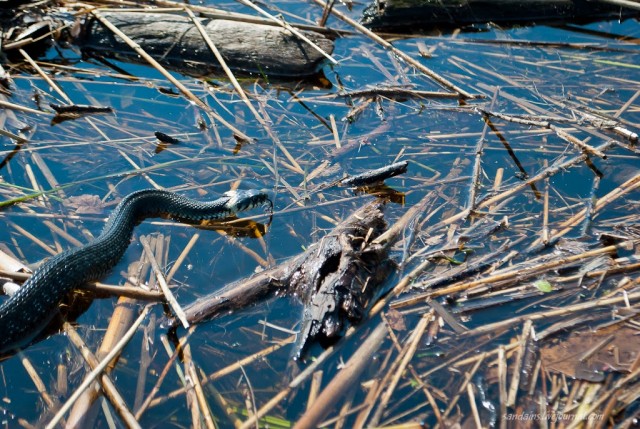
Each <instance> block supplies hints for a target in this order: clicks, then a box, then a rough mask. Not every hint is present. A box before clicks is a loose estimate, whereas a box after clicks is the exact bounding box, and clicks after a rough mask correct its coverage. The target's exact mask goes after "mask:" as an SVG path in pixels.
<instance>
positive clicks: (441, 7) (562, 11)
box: [363, 0, 638, 30]
mask: <svg viewBox="0 0 640 429" xmlns="http://www.w3.org/2000/svg"><path fill="white" fill-rule="evenodd" d="M633 16H638V11H637V10H635V11H634V10H632V9H625V8H623V7H620V6H615V5H610V4H606V3H602V2H596V1H589V0H524V1H523V0H375V1H374V3H373V4H372V5H371V6H370V7H369V8H367V10H366V11H365V16H364V19H363V21H364V23H365V25H367V26H369V27H372V28H375V29H387V30H388V29H402V28H405V29H406V28H408V27H411V28H422V29H432V28H451V27H463V26H467V25H472V24H479V23H488V22H493V23H496V24H500V25H509V24H521V25H522V24H532V23H538V24H539V23H550V22H559V21H560V22H576V23H583V22H589V21H597V20H603V19H621V18H629V17H633Z"/></svg>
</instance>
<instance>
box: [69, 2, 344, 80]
mask: <svg viewBox="0 0 640 429" xmlns="http://www.w3.org/2000/svg"><path fill="white" fill-rule="evenodd" d="M101 15H102V16H103V17H104V18H106V19H107V20H108V21H109V22H111V23H112V24H113V25H115V26H116V27H117V28H118V29H120V30H121V31H122V32H123V33H125V34H126V35H127V36H129V37H130V38H131V39H132V40H133V41H134V42H136V43H138V44H139V45H140V46H141V47H142V48H143V49H144V50H145V51H146V52H147V53H148V54H150V55H151V56H152V57H154V58H155V59H156V60H157V61H158V62H160V64H162V65H163V66H165V67H167V68H170V69H173V70H177V71H180V72H182V73H185V74H189V75H207V74H210V73H214V72H219V71H220V65H219V64H218V63H217V61H216V59H215V57H214V56H213V54H212V53H211V51H210V50H209V48H208V46H207V44H206V43H205V41H204V40H203V37H202V34H200V32H199V31H198V29H197V28H196V26H195V25H194V23H193V22H192V21H191V20H190V19H189V18H187V17H184V16H181V15H174V14H166V13H146V12H145V13H136V12H101ZM200 22H201V23H202V25H203V26H204V28H205V30H206V32H207V34H208V35H209V37H210V38H211V40H212V41H213V43H214V44H215V45H216V47H217V48H218V50H219V51H220V53H221V54H222V57H223V58H224V59H225V61H226V63H227V65H228V66H229V67H230V68H231V69H233V70H236V71H240V72H244V73H259V74H265V75H268V76H270V77H304V76H310V75H313V74H315V73H317V72H318V69H319V68H320V66H321V64H322V61H323V60H324V57H323V56H322V54H320V53H319V52H317V51H316V50H315V49H314V48H312V47H311V46H310V45H308V44H307V43H305V42H304V41H302V40H300V39H298V38H297V37H296V36H295V35H293V34H290V33H289V32H288V31H286V30H285V29H282V28H280V27H274V26H269V25H261V24H253V23H245V22H239V21H229V20H223V19H200ZM167 29H170V31H167ZM303 33H304V34H305V35H306V36H307V37H308V38H309V39H311V40H312V41H313V42H314V43H315V44H316V45H318V46H319V47H320V48H321V49H322V50H323V51H325V52H326V53H328V54H331V52H333V41H332V40H330V39H329V38H327V37H325V36H324V35H322V34H319V33H315V32H311V31H303ZM74 43H76V44H77V45H79V46H80V47H81V48H82V49H83V51H85V52H87V53H91V54H96V55H101V56H104V57H108V58H116V59H119V60H123V61H127V62H135V63H140V62H141V59H140V58H139V57H138V55H137V54H136V52H134V51H133V50H132V49H131V48H130V47H129V46H128V45H127V44H126V43H124V41H123V40H121V39H120V38H119V37H117V36H116V35H114V34H113V33H112V32H111V31H110V30H109V29H107V28H105V27H104V26H103V25H102V24H101V23H100V22H99V21H97V20H96V19H94V18H88V19H87V21H86V22H85V24H84V27H83V32H82V34H81V36H80V37H78V38H77V39H76V40H74Z"/></svg>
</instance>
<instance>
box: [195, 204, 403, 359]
mask: <svg viewBox="0 0 640 429" xmlns="http://www.w3.org/2000/svg"><path fill="white" fill-rule="evenodd" d="M382 208H383V203H382V202H380V201H373V202H371V203H369V204H367V205H365V206H363V207H362V208H360V209H359V210H357V211H355V212H354V213H353V214H352V215H351V216H349V217H348V218H347V219H345V220H344V221H343V222H342V223H340V224H339V225H338V226H336V228H334V229H333V231H331V232H330V233H329V234H327V235H326V236H325V237H323V238H322V239H321V240H320V241H319V242H317V243H315V244H314V245H312V246H310V247H309V249H308V250H307V251H306V252H304V253H302V254H300V255H298V256H296V257H293V258H291V259H290V260H288V261H286V262H284V263H283V264H280V265H278V266H276V267H274V268H271V269H269V270H266V271H263V272H262V273H260V274H258V275H256V276H253V277H251V278H250V279H248V280H244V281H241V282H238V283H236V284H232V285H230V286H228V287H227V288H225V289H224V290H222V291H219V292H216V293H214V294H211V295H209V296H206V297H203V298H201V299H199V300H198V301H196V302H195V303H193V304H192V305H190V306H188V307H186V308H185V309H184V311H185V314H186V319H187V321H188V322H189V323H198V322H201V321H204V320H208V319H211V318H213V317H215V316H217V315H220V314H225V313H227V312H229V311H234V310H237V309H241V308H244V307H246V306H248V305H252V304H254V303H255V302H257V301H258V300H259V299H262V298H265V297H266V296H269V295H272V294H275V293H277V294H289V295H293V296H296V297H298V298H299V299H300V300H301V301H302V303H303V305H304V310H303V316H302V325H301V330H300V334H299V335H298V342H297V346H296V350H297V355H298V356H299V355H300V354H301V352H302V351H304V349H305V347H306V346H307V345H308V344H309V343H310V342H311V341H314V340H318V341H320V342H321V343H325V344H327V343H331V342H334V341H335V340H337V339H338V338H339V337H340V335H341V334H342V330H343V328H344V327H345V326H346V324H347V323H357V322H359V321H360V320H361V319H362V317H363V316H364V314H365V313H366V311H367V310H368V308H369V307H370V304H371V303H372V301H373V300H374V299H375V298H377V294H378V293H379V286H380V284H381V283H382V282H383V281H384V280H385V279H386V278H387V276H388V274H389V273H390V272H391V270H392V269H393V268H394V267H393V265H392V262H391V261H390V260H389V259H388V258H387V250H388V246H387V245H385V244H379V243H375V242H374V240H375V239H376V238H378V237H379V236H380V235H381V234H382V233H383V232H384V231H385V229H386V222H385V220H384V217H383V213H382Z"/></svg>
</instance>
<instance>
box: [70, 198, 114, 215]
mask: <svg viewBox="0 0 640 429" xmlns="http://www.w3.org/2000/svg"><path fill="white" fill-rule="evenodd" d="M65 205H66V206H68V207H72V208H74V209H76V213H77V214H102V213H103V212H104V203H103V202H102V200H100V197H98V196H97V195H89V194H83V195H77V196H73V197H69V198H67V200H66V201H65Z"/></svg>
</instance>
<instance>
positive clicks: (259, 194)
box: [224, 189, 273, 213]
mask: <svg viewBox="0 0 640 429" xmlns="http://www.w3.org/2000/svg"><path fill="white" fill-rule="evenodd" d="M224 195H225V196H226V197H228V198H229V200H228V201H227V203H226V204H225V206H226V208H227V209H228V210H229V211H230V212H233V213H238V212H241V211H245V210H251V209H253V208H255V207H259V206H267V207H268V208H269V211H271V212H272V211H273V202H271V199H270V198H269V195H268V194H267V193H266V192H264V191H258V190H256V189H246V190H245V189H239V190H232V191H227V192H225V193H224Z"/></svg>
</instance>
